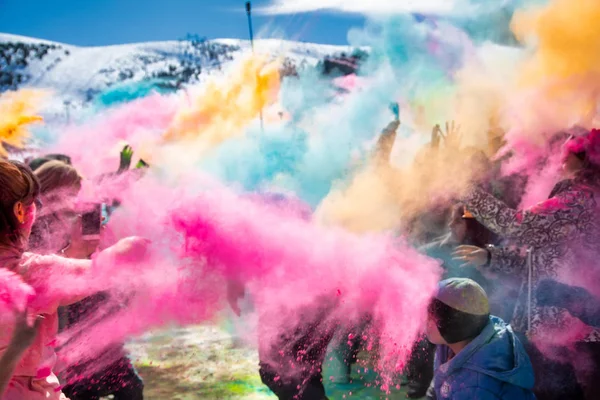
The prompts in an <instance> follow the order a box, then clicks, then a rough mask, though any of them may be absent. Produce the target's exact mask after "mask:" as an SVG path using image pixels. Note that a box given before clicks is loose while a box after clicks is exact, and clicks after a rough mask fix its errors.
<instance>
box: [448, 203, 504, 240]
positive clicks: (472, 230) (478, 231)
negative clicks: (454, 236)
mask: <svg viewBox="0 0 600 400" xmlns="http://www.w3.org/2000/svg"><path fill="white" fill-rule="evenodd" d="M453 210H454V213H459V214H458V215H463V214H464V211H465V206H464V204H462V203H458V204H456V205H455V206H454V208H453ZM463 221H465V224H466V226H467V231H466V234H465V238H464V240H463V243H461V244H466V245H471V246H477V247H485V246H487V245H488V244H496V241H497V240H498V237H497V236H496V234H494V232H492V231H490V230H489V229H488V228H486V227H485V226H484V225H483V224H481V223H479V221H477V220H476V219H475V218H464V217H463Z"/></svg>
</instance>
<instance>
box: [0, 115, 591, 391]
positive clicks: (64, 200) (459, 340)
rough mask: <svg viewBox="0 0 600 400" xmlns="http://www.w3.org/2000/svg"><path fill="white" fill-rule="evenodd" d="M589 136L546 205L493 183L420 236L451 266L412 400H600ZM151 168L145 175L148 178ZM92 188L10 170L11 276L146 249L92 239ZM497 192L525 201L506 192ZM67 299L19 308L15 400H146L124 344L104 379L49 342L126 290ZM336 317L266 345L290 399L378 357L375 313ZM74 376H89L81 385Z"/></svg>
mask: <svg viewBox="0 0 600 400" xmlns="http://www.w3.org/2000/svg"><path fill="white" fill-rule="evenodd" d="M398 126H399V121H398V120H396V121H394V122H393V123H392V124H390V125H389V126H388V127H387V128H386V130H385V131H384V133H383V134H382V136H381V139H380V140H379V142H378V145H377V150H376V151H377V158H378V159H379V160H382V159H383V160H384V162H387V161H386V160H388V159H389V156H390V151H391V147H392V146H393V143H394V140H395V134H396V131H397V129H398ZM439 131H440V130H439V127H438V128H436V129H434V140H432V143H431V146H432V147H434V148H435V147H438V146H441V145H442V144H441V143H440V138H441V139H442V140H443V139H444V138H445V139H446V140H449V138H448V137H447V136H443V135H441V136H437V134H436V132H439ZM573 132H574V134H571V132H561V133H559V134H557V135H556V136H557V138H559V139H557V140H562V141H564V144H563V145H562V147H561V151H563V174H564V176H563V179H562V180H560V182H559V183H558V184H557V185H556V186H555V187H554V189H553V190H552V192H551V193H550V195H549V196H548V198H547V199H545V200H544V199H539V200H540V202H539V204H537V205H536V206H534V207H531V208H527V209H522V210H518V209H517V205H518V204H519V197H520V195H519V194H517V195H515V192H517V193H518V192H519V190H520V189H522V182H523V180H522V178H523V177H518V176H517V177H514V176H513V177H508V178H506V177H500V176H496V175H493V176H491V175H490V174H488V175H487V176H485V178H483V179H477V180H476V181H475V182H474V183H473V185H472V186H471V187H470V188H469V190H468V191H467V193H463V194H462V196H461V197H460V198H457V199H456V201H455V202H454V203H450V204H441V205H439V204H438V205H436V209H435V210H431V215H438V216H439V217H438V220H445V221H446V223H445V224H444V226H443V228H442V229H440V225H441V224H440V223H439V221H438V223H437V224H431V225H433V226H431V227H430V229H429V231H427V229H420V230H407V232H404V234H405V235H406V236H408V237H409V238H410V239H411V240H412V242H413V244H414V246H415V247H416V248H418V249H419V250H420V251H421V252H422V253H423V254H426V255H427V256H429V257H431V258H435V259H437V260H440V262H441V264H442V267H443V271H444V272H443V276H442V277H441V281H440V283H439V287H438V290H437V292H436V293H432V294H431V302H430V306H429V309H428V310H427V313H428V319H427V321H428V322H427V324H426V326H424V327H423V333H424V336H423V337H420V338H418V339H417V340H416V341H415V343H414V345H413V348H412V354H411V357H410V360H409V362H408V365H406V367H405V369H404V372H405V375H406V379H407V382H406V383H407V386H408V389H409V390H408V396H409V397H410V398H422V397H427V398H430V399H533V398H538V399H542V400H544V399H596V398H600V384H598V382H600V379H599V378H600V368H599V367H600V335H599V333H598V331H597V330H596V328H598V327H600V299H598V298H597V297H596V296H595V294H593V293H590V292H589V291H588V290H586V289H584V288H583V287H578V286H572V285H567V283H568V282H567V281H565V280H564V279H562V278H563V277H564V276H582V277H584V276H587V273H588V272H590V271H591V270H592V269H593V268H594V267H595V262H596V261H595V260H596V259H597V252H598V250H599V249H598V243H599V242H598V238H599V236H598V234H599V233H600V231H599V228H600V225H599V223H598V216H599V215H600V214H599V212H600V210H598V209H597V207H598V204H597V192H598V190H599V189H600V131H597V130H591V131H585V132H581V130H573ZM131 156H132V150H131V148H128V147H126V148H125V149H123V152H122V153H121V164H120V165H119V168H118V171H117V172H115V173H114V174H115V175H116V174H122V173H125V172H126V171H127V170H128V169H129V168H130V164H131ZM469 157H471V158H476V157H479V158H481V157H485V156H482V155H481V154H475V155H471V156H469ZM469 157H467V158H469ZM488 161H489V160H488ZM468 162H470V160H465V163H468ZM489 163H490V165H491V164H492V161H489ZM146 167H148V165H147V164H146V163H144V162H141V163H140V164H138V165H137V166H136V168H146ZM490 170H494V168H490ZM100 179H106V177H101V178H100ZM506 179H508V180H509V181H508V182H509V184H507V183H506V182H507V181H506ZM83 180H84V178H83V177H82V176H81V175H80V174H79V172H78V171H77V168H76V166H74V165H72V163H71V159H70V158H69V157H68V156H66V155H60V154H48V155H43V156H42V157H40V158H36V159H32V160H28V162H27V165H26V164H22V163H20V162H17V161H9V160H4V159H3V160H0V266H1V267H2V268H5V269H8V270H10V271H12V272H14V273H16V274H18V275H20V276H21V277H22V278H23V279H24V280H25V281H26V282H27V280H28V279H30V278H29V277H30V276H32V274H34V273H35V274H36V276H39V273H40V271H42V273H43V270H44V269H48V268H50V269H51V268H58V269H60V270H65V271H69V272H68V273H74V274H77V273H84V272H83V271H85V270H86V269H89V268H90V267H91V263H92V261H91V258H92V255H93V254H94V253H105V254H116V255H122V254H126V253H127V252H129V251H131V249H132V247H135V246H136V243H138V242H139V241H140V240H141V239H139V238H126V239H121V240H120V241H118V242H117V243H116V244H113V245H111V246H108V245H106V244H104V243H103V241H102V229H101V227H100V226H98V232H96V233H97V235H91V236H90V235H87V234H86V221H85V218H84V217H83V215H82V214H85V212H87V211H89V210H83V211H82V210H81V209H80V208H79V207H80V205H78V203H77V197H78V195H79V192H80V190H81V187H82V181H83ZM502 180H505V181H504V184H502ZM510 182H512V183H513V184H512V185H511V184H510ZM515 182H521V184H517V185H515V184H514V183H515ZM515 186H516V187H515ZM492 187H496V188H497V187H504V188H511V191H510V193H509V192H508V190H505V191H503V190H500V191H498V190H496V191H494V193H493V194H492V193H491V192H492V190H491V189H490V188H492ZM520 194H522V191H521V193H520ZM515 198H516V200H515ZM507 203H508V205H507ZM117 207H119V202H118V200H112V201H111V202H110V204H108V202H107V203H106V204H104V206H103V207H102V210H101V211H102V217H101V221H102V224H104V223H105V222H106V221H107V219H108V218H109V216H110V212H111V210H113V209H114V208H117ZM96 212H99V211H98V210H96ZM422 226H424V225H422ZM424 230H425V231H424ZM88 233H89V232H88ZM589 276H590V277H591V278H589V279H593V276H594V274H593V273H590V275H589ZM579 281H581V279H580V280H579ZM243 289H244V288H243V285H242V284H240V283H239V282H231V285H230V290H229V294H230V296H229V300H230V302H231V305H232V307H233V308H234V310H236V311H238V312H239V308H238V307H237V305H236V301H237V299H238V298H239V297H240V296H241V294H242V293H243ZM61 296H62V294H57V295H56V297H55V298H53V301H52V302H51V303H49V305H48V306H47V307H46V308H44V309H35V310H29V312H28V311H27V310H25V311H23V310H15V318H14V324H13V325H12V326H11V327H6V329H5V331H6V332H8V334H4V335H2V340H3V342H2V343H1V344H0V348H1V349H2V358H1V359H0V391H2V393H3V394H2V398H3V399H9V400H12V399H15V400H16V399H38V398H39V399H42V398H44V399H58V398H66V397H65V396H68V398H70V399H72V400H74V399H99V398H100V397H103V396H107V395H112V396H113V398H114V399H142V398H143V382H142V380H141V379H140V378H139V376H138V375H137V373H136V371H135V369H134V368H133V366H132V364H131V362H130V360H129V359H128V357H127V352H126V351H125V350H124V344H122V343H119V344H116V345H115V344H110V345H108V346H107V348H106V349H105V351H104V352H105V353H108V352H114V353H115V354H117V356H115V357H113V358H111V359H113V360H117V361H115V362H113V363H111V364H110V365H106V366H105V368H103V369H102V370H101V371H99V372H95V373H94V374H93V375H92V376H85V374H84V375H82V374H80V372H81V371H84V370H85V365H71V366H68V368H67V369H65V370H57V369H56V368H55V366H56V363H55V361H56V353H55V350H54V348H53V347H52V346H50V345H49V343H51V342H52V341H53V338H54V337H55V336H56V335H57V333H58V332H59V330H62V329H68V328H69V327H70V326H73V325H75V324H77V323H78V322H79V321H81V320H85V319H86V318H88V317H89V310H92V309H96V308H97V307H98V304H101V303H103V302H106V300H107V298H109V297H110V292H102V291H101V292H96V293H80V294H79V295H77V296H70V297H68V298H67V297H61ZM320 301H321V299H315V302H320ZM327 307H328V306H327ZM327 307H320V308H319V309H321V310H323V314H320V313H318V312H313V311H314V309H308V310H307V315H304V316H303V317H302V318H299V319H298V320H297V321H298V322H297V324H295V325H289V326H286V327H285V330H284V331H282V332H281V335H280V340H279V341H277V342H276V343H271V344H270V346H268V347H266V348H265V347H263V346H261V348H260V351H259V357H260V360H261V362H260V369H259V373H260V377H261V379H262V381H263V383H264V384H265V385H267V386H268V387H269V388H270V389H271V390H272V392H273V393H275V394H276V395H277V397H278V398H279V399H282V400H292V399H304V400H323V399H326V398H327V395H326V390H325V385H324V382H323V381H324V377H323V363H324V361H325V356H326V353H327V350H328V348H329V347H330V348H332V349H333V358H335V359H336V360H337V361H338V365H339V366H340V368H341V371H340V372H339V376H337V377H335V380H337V381H340V382H348V381H349V380H351V379H352V378H351V375H352V374H351V371H352V365H353V364H354V363H355V362H357V359H358V358H359V352H360V351H361V350H364V349H362V340H361V337H362V335H361V332H362V331H364V330H365V329H366V327H367V326H369V324H370V323H371V316H370V315H365V316H364V318H363V319H362V320H363V324H362V325H361V326H356V327H354V328H353V329H352V332H351V333H349V332H347V331H336V330H334V329H331V326H330V325H328V324H325V323H323V322H324V320H325V319H326V315H325V314H326V313H327ZM331 307H335V305H334V304H331ZM107 312H108V313H110V312H111V311H110V310H108V311H107ZM35 316H37V318H33V317H35ZM32 318H33V319H32ZM94 318H98V315H96V314H94ZM575 320H578V323H579V324H580V325H581V326H583V328H581V329H582V330H581V332H584V333H583V334H581V335H579V336H578V337H577V339H576V340H574V341H572V343H567V342H560V341H556V340H553V339H554V338H555V337H557V336H560V334H564V333H565V332H568V331H569V330H570V329H572V327H573V324H574V322H573V321H575ZM72 340H77V337H75V338H72ZM582 360H585V362H583V361H582ZM87 362H93V360H88V361H87ZM40 371H42V373H41V372H40ZM290 371H293V373H292V374H290ZM73 376H75V377H77V379H65V377H73ZM61 380H62V383H63V384H62V385H61ZM65 383H66V384H65Z"/></svg>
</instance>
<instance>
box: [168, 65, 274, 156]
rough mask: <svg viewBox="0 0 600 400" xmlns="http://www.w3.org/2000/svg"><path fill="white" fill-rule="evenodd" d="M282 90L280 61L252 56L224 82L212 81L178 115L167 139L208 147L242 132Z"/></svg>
mask: <svg viewBox="0 0 600 400" xmlns="http://www.w3.org/2000/svg"><path fill="white" fill-rule="evenodd" d="M278 92H279V63H277V62H268V61H267V60H266V59H265V58H264V57H255V56H252V57H249V58H247V59H246V60H244V61H243V62H242V63H241V65H240V66H239V67H238V68H236V70H235V71H233V72H232V73H231V74H229V76H227V79H225V80H223V81H222V83H219V82H215V81H213V82H210V83H208V84H207V86H206V88H205V89H204V90H203V92H202V94H201V95H200V96H199V97H197V98H195V99H193V100H192V105H191V106H190V107H188V108H186V109H185V110H182V111H181V112H179V113H178V114H177V115H176V117H175V119H174V121H173V123H172V124H171V126H170V127H169V129H168V131H167V132H166V134H165V135H164V139H165V140H166V141H167V142H176V141H184V142H186V143H187V142H192V143H193V142H196V143H201V144H202V146H205V147H212V146H215V145H218V144H219V143H222V142H223V141H225V140H227V139H228V138H231V137H235V136H237V135H240V134H241V133H242V132H243V128H244V127H245V126H246V125H248V124H249V123H250V122H251V121H252V120H254V119H255V118H257V117H258V116H259V114H260V112H261V110H262V109H263V108H264V107H266V106H267V105H269V104H271V103H272V102H273V101H275V100H276V98H277V95H278ZM188 144H189V143H188Z"/></svg>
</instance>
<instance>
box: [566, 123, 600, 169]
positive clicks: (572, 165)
mask: <svg viewBox="0 0 600 400" xmlns="http://www.w3.org/2000/svg"><path fill="white" fill-rule="evenodd" d="M562 161H563V163H562V168H563V171H564V172H565V173H566V174H569V175H574V174H576V173H578V172H580V171H583V170H587V169H591V168H598V167H599V166H600V130H598V129H592V130H591V131H589V132H587V131H583V132H582V130H581V129H578V130H573V133H572V134H571V135H570V136H569V138H568V139H567V141H566V142H565V144H564V146H563V160H562Z"/></svg>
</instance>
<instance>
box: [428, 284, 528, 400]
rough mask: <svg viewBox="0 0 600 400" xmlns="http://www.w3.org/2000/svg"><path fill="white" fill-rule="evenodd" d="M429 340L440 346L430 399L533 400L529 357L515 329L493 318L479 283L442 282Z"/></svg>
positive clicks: (434, 304) (434, 302)
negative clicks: (514, 331)
mask: <svg viewBox="0 0 600 400" xmlns="http://www.w3.org/2000/svg"><path fill="white" fill-rule="evenodd" d="M427 337H428V339H429V340H430V341H431V342H432V343H434V344H436V345H437V350H436V356H435V367H434V378H433V382H432V386H431V387H430V390H429V391H428V398H429V399H437V400H441V399H453V400H467V399H483V400H487V399H490V400H491V399H506V400H525V399H527V400H528V399H535V396H534V394H533V392H532V389H533V385H534V381H535V378H534V374H533V367H532V366H531V361H530V360H529V356H528V355H527V353H526V352H525V349H524V347H523V345H522V344H521V342H520V341H519V339H518V338H517V337H516V335H515V334H514V333H513V331H512V328H511V327H510V326H509V325H507V324H506V323H505V322H504V321H503V320H502V319H500V318H498V317H494V316H491V315H490V313H489V303H488V299H487V295H486V293H485V291H484V290H483V288H482V287H481V286H479V285H478V284H477V283H476V282H475V281H473V280H471V279H465V278H452V279H447V280H445V281H442V282H440V284H439V289H438V292H437V294H436V295H435V296H434V298H433V299H432V301H431V304H430V306H429V316H428V321H427Z"/></svg>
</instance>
